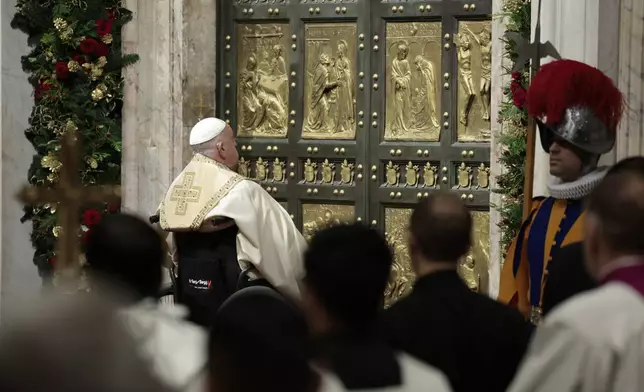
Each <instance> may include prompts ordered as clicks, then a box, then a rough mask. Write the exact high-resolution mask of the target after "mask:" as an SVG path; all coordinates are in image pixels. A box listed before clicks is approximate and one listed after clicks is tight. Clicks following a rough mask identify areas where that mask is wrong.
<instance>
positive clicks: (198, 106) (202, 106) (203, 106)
mask: <svg viewBox="0 0 644 392" xmlns="http://www.w3.org/2000/svg"><path fill="white" fill-rule="evenodd" d="M190 107H191V108H192V109H193V110H198V111H199V112H198V114H197V120H199V121H201V120H203V119H204V109H206V110H207V111H206V114H209V113H210V110H212V107H211V106H210V105H206V104H204V101H203V94H199V101H198V103H197V104H196V105H194V104H193V105H191V106H190Z"/></svg>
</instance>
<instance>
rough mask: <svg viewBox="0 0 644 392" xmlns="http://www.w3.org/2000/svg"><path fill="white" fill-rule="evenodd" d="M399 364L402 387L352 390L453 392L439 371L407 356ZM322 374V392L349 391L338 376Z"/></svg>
mask: <svg viewBox="0 0 644 392" xmlns="http://www.w3.org/2000/svg"><path fill="white" fill-rule="evenodd" d="M398 363H399V365H400V370H401V371H402V385H396V386H392V387H386V388H370V389H368V390H360V389H352V391H355V392H361V391H364V392H367V391H369V392H419V391H431V392H451V391H452V388H451V387H450V385H449V381H448V380H447V377H445V375H443V373H441V372H440V371H439V370H438V369H435V368H433V367H431V366H429V365H426V364H424V363H423V362H420V361H419V360H417V359H415V358H414V357H411V356H409V355H407V354H404V353H401V354H399V355H398ZM320 373H321V375H322V376H321V385H320V388H319V391H320V392H342V391H346V390H347V389H346V388H345V387H344V385H343V384H342V381H340V380H339V379H338V378H337V376H335V375H334V374H332V373H328V372H320Z"/></svg>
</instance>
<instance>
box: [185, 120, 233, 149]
mask: <svg viewBox="0 0 644 392" xmlns="http://www.w3.org/2000/svg"><path fill="white" fill-rule="evenodd" d="M224 129H226V122H225V121H224V120H220V119H218V118H215V117H208V118H204V119H203V120H201V121H199V122H198V123H197V124H196V125H195V126H194V127H192V130H191V131H190V145H191V146H196V145H198V144H202V143H206V142H208V141H210V140H212V139H214V138H216V137H217V136H219V134H221V133H222V132H223V131H224Z"/></svg>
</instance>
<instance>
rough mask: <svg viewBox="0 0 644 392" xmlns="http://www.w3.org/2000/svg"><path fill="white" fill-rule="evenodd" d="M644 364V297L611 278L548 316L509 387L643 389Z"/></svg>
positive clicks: (579, 391)
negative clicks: (612, 280)
mask: <svg viewBox="0 0 644 392" xmlns="http://www.w3.org/2000/svg"><path fill="white" fill-rule="evenodd" d="M643 365H644V298H643V297H642V296H641V295H640V294H639V293H638V292H637V291H635V290H634V289H633V288H631V287H630V286H628V285H626V284H624V283H621V282H610V283H607V284H605V285H603V286H602V287H600V288H598V289H595V290H592V291H590V292H587V293H583V294H579V295H577V296H575V297H573V298H571V299H570V300H568V301H566V302H564V303H563V304H561V305H560V306H559V307H558V308H556V309H555V310H554V311H553V312H552V313H551V314H550V315H549V316H548V317H546V318H545V320H544V322H543V324H542V325H540V326H539V327H538V328H537V331H536V334H535V337H534V339H533V341H532V344H531V346H530V349H529V350H528V353H527V355H526V357H525V359H524V363H523V365H522V366H521V368H520V370H519V372H518V373H517V376H516V378H515V380H514V382H513V383H512V386H511V387H510V389H509V390H508V391H510V392H555V391H556V392H636V391H638V392H640V391H644V372H643V371H642V370H643V369H644V368H643V367H642V366H643Z"/></svg>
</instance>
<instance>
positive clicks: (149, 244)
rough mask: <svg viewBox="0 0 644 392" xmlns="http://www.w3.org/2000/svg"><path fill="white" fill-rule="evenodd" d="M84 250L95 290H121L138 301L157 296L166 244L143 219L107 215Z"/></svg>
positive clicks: (90, 235) (92, 234)
mask: <svg viewBox="0 0 644 392" xmlns="http://www.w3.org/2000/svg"><path fill="white" fill-rule="evenodd" d="M84 247H85V249H84V250H85V257H86V258H87V265H88V266H87V268H88V269H89V272H90V276H91V277H92V286H93V287H95V288H98V289H99V290H100V288H101V287H109V288H116V289H120V290H123V291H124V292H125V293H127V294H130V295H132V296H133V297H134V299H135V300H138V299H143V298H147V297H156V295H158V293H159V288H160V286H161V274H162V270H161V269H162V266H163V262H164V261H165V253H166V252H165V247H164V242H163V239H162V238H161V236H160V235H159V233H157V232H156V231H155V230H154V229H153V228H152V227H151V226H150V225H148V224H147V223H146V222H145V221H143V220H142V219H139V218H137V217H135V216H132V215H127V214H122V213H119V214H112V215H108V216H106V217H105V218H104V219H103V220H102V221H101V222H100V223H99V224H97V225H96V226H94V227H93V228H92V229H91V231H90V233H89V235H88V237H87V241H86V242H85V245H84ZM103 283H108V285H106V286H103V285H102V284H103Z"/></svg>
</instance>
